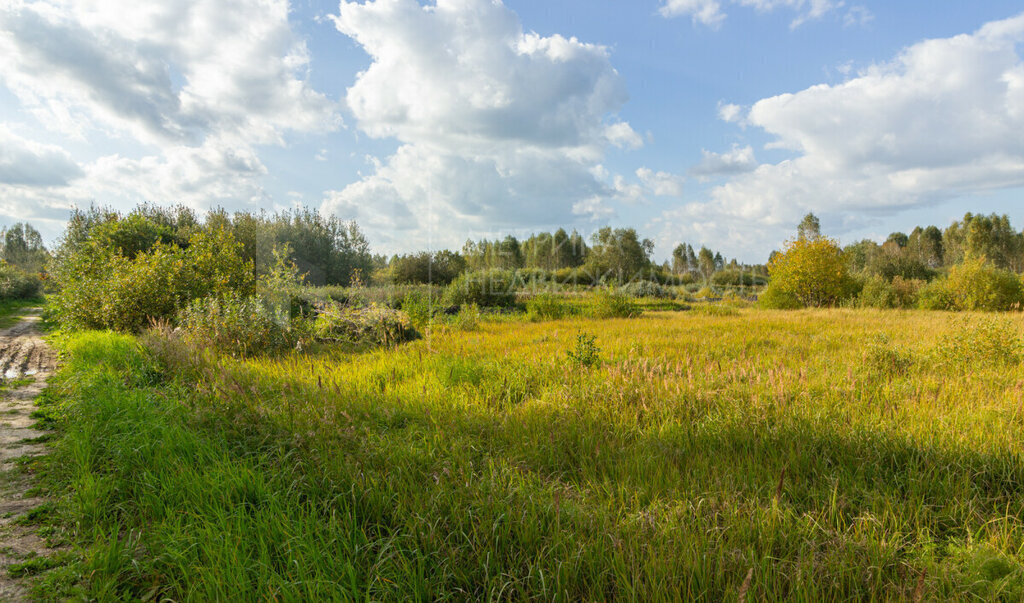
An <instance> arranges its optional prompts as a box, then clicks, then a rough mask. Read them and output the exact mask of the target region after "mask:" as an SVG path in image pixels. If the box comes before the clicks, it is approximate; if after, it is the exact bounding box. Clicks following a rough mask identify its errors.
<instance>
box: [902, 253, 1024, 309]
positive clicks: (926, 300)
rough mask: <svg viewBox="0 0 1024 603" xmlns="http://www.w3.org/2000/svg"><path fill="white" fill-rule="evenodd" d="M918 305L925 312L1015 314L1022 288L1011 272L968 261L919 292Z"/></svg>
mask: <svg viewBox="0 0 1024 603" xmlns="http://www.w3.org/2000/svg"><path fill="white" fill-rule="evenodd" d="M919 304H920V306H921V307H922V308H925V309H928V310H984V311H990V312H1000V311H1007V310H1015V309H1020V308H1021V307H1022V306H1024V284H1022V283H1021V280H1020V278H1019V277H1018V276H1017V275H1016V274H1014V273H1013V272H1010V271H1008V270H1000V269H999V268H996V267H994V266H992V265H991V264H988V263H987V262H985V261H984V260H982V259H968V260H965V261H964V263H962V264H957V265H956V266H953V267H952V268H950V270H949V275H947V276H946V277H945V278H942V279H937V280H935V281H932V283H931V284H930V285H929V286H928V287H926V288H925V290H923V291H921V296H920V301H919Z"/></svg>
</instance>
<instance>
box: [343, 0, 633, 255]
mask: <svg viewBox="0 0 1024 603" xmlns="http://www.w3.org/2000/svg"><path fill="white" fill-rule="evenodd" d="M332 19H333V21H334V24H335V26H336V27H337V29H338V30H339V31H340V32H341V33H343V34H345V35H347V36H349V37H351V38H352V39H354V40H355V41H356V42H358V43H359V44H360V45H361V46H362V47H363V48H364V50H365V51H366V52H367V53H368V54H369V55H370V57H371V60H372V62H371V64H370V66H369V67H368V68H367V69H366V70H365V71H363V72H361V73H360V74H359V75H358V76H357V78H356V81H355V83H354V84H353V85H352V86H351V87H350V88H349V89H348V92H347V95H346V102H347V104H348V106H349V109H350V110H351V112H352V114H353V115H354V116H355V118H356V126H357V127H358V129H360V130H361V131H363V132H365V133H366V134H368V135H369V136H371V137H374V138H394V139H397V140H398V141H399V143H400V147H399V148H398V150H397V151H396V152H395V153H394V154H393V155H392V156H390V157H388V158H386V159H385V160H383V161H381V162H379V166H378V167H377V168H376V170H375V172H374V173H373V174H370V175H368V176H365V177H364V178H363V179H362V180H360V181H359V182H356V183H353V184H351V185H349V186H348V187H346V188H344V189H342V190H338V191H329V192H328V193H327V195H326V199H325V202H324V204H323V209H324V210H326V211H332V212H336V213H338V214H339V215H345V216H346V217H359V218H360V220H361V223H363V222H367V223H371V222H372V223H374V224H376V225H377V227H376V228H377V229H378V230H380V231H381V232H380V233H379V236H380V237H388V236H390V237H393V238H397V239H398V240H399V242H400V243H401V244H402V246H403V247H405V248H411V247H414V246H415V245H417V244H420V243H421V242H422V240H423V237H425V236H427V234H429V235H430V236H436V237H441V239H440V240H442V241H444V242H446V243H447V244H455V243H461V242H462V240H464V239H465V237H466V236H467V234H469V233H471V232H472V231H473V230H474V229H482V228H487V229H494V228H516V227H524V226H535V225H536V226H542V225H552V224H558V223H559V222H566V221H569V220H572V219H573V216H574V215H579V211H578V209H579V208H580V207H584V206H585V205H586V203H584V201H585V200H589V199H592V198H594V197H598V198H604V197H611V196H614V194H615V192H614V190H613V189H612V188H611V187H609V186H608V185H607V184H605V183H603V182H601V181H600V180H599V179H598V178H597V177H596V176H595V175H594V172H593V168H594V166H595V165H597V164H598V163H599V162H600V161H601V159H602V158H603V157H604V154H605V152H606V150H607V149H608V148H609V147H611V146H616V147H623V148H627V149H630V148H636V147H639V146H641V145H642V144H643V140H642V138H641V137H640V136H639V135H638V134H637V133H636V132H634V131H633V129H632V128H631V127H630V126H629V124H628V123H626V122H623V121H620V120H618V119H616V118H615V114H616V112H617V111H618V110H619V109H620V108H621V107H622V106H623V104H625V102H626V100H627V98H628V97H627V94H626V90H625V86H624V84H623V82H622V78H621V77H620V76H619V74H618V72H616V71H615V69H614V68H613V67H612V65H611V62H610V60H609V53H608V50H607V49H606V48H604V47H602V46H598V45H594V44H588V43H584V42H581V41H579V40H577V39H576V38H566V37H563V36H561V35H558V34H555V35H552V36H547V37H544V36H540V35H538V34H536V33H529V32H524V31H523V28H522V25H521V24H520V22H519V18H518V16H517V15H516V14H515V13H514V12H512V11H511V10H509V9H508V8H506V7H505V6H504V5H502V4H501V3H500V2H492V1H490V0H438V2H437V3H436V5H428V6H421V5H420V4H419V3H418V2H417V1H416V0H376V1H368V2H365V3H357V2H342V3H341V5H340V8H339V12H338V14H337V15H334V16H333V17H332ZM581 203H583V204H584V205H580V204H581ZM591 206H594V204H590V205H587V207H591ZM392 212H393V213H394V214H395V217H394V218H381V217H379V216H377V215H376V214H389V213H392ZM389 229H405V230H407V231H415V232H405V233H402V234H400V235H395V234H394V233H389V232H385V231H386V230H389Z"/></svg>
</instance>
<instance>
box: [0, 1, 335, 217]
mask: <svg viewBox="0 0 1024 603" xmlns="http://www.w3.org/2000/svg"><path fill="white" fill-rule="evenodd" d="M288 13H289V6H288V2H287V1H286V0H168V1H162V2H135V1H129V0H73V1H72V0H40V1H37V2H31V3H28V2H22V1H20V0H12V1H9V2H7V3H5V4H4V5H3V6H2V7H0V56H3V57H4V59H3V61H0V83H2V84H3V86H4V87H6V88H7V89H8V90H9V91H10V92H11V93H12V94H13V95H14V96H15V97H17V99H18V101H19V102H20V104H21V108H22V109H24V110H25V111H27V112H29V113H30V114H33V115H34V116H35V117H36V118H37V119H38V121H39V123H40V124H41V125H43V126H44V127H46V128H48V129H50V130H52V131H53V132H54V133H56V134H59V135H64V136H67V137H70V138H71V139H74V140H77V141H83V140H84V141H86V142H90V141H91V140H92V139H94V138H99V139H103V140H110V139H113V140H123V141H126V142H128V143H129V146H127V147H125V148H126V149H133V150H132V151H127V150H126V151H124V152H123V153H122V154H117V155H111V156H108V157H102V158H100V159H93V160H90V161H79V162H78V166H80V170H81V172H80V173H79V172H76V171H75V170H73V169H72V170H69V169H67V168H68V167H69V166H68V165H67V161H68V160H69V159H68V158H67V157H66V156H65V155H64V154H62V153H61V152H59V151H57V150H54V149H49V150H48V151H45V152H46V153H49V156H50V157H51V158H55V160H54V162H53V165H54V166H55V167H54V169H55V170H57V171H59V172H61V173H62V174H65V175H66V177H63V178H61V177H58V176H57V175H55V174H51V175H50V176H48V177H47V178H48V179H49V183H50V184H58V183H59V184H62V185H63V184H66V185H67V186H65V187H63V188H61V189H59V190H54V191H51V192H50V193H49V196H46V195H44V194H43V193H40V192H38V191H36V192H30V191H26V190H25V186H27V185H31V184H33V182H21V183H20V184H19V186H20V187H21V188H20V189H19V190H8V191H7V192H8V193H10V194H11V195H14V196H16V197H18V198H22V199H27V200H28V201H27V202H31V203H35V204H37V205H39V204H41V206H45V207H61V208H66V207H68V206H70V205H71V204H74V203H89V202H92V201H97V202H100V203H114V204H117V203H119V202H121V201H122V200H123V202H124V203H129V202H131V203H134V202H136V201H140V200H146V201H153V202H157V203H161V202H184V203H190V204H193V205H196V206H197V207H209V206H210V205H211V204H226V205H227V204H234V205H238V204H245V203H251V202H253V200H254V199H263V198H264V196H265V193H263V191H262V188H261V185H260V180H261V178H262V176H263V174H265V172H266V170H265V168H264V167H263V164H262V162H261V161H260V158H259V156H258V147H259V146H260V145H268V144H283V143H284V141H285V139H284V137H285V135H286V134H288V133H291V132H300V133H301V132H309V133H319V132H323V131H330V130H333V129H336V128H338V127H339V126H340V124H341V122H340V117H339V115H338V112H337V106H336V102H335V101H332V100H330V99H328V98H327V97H326V96H324V95H323V94H321V93H319V92H317V91H316V90H314V89H313V88H312V86H310V84H309V82H308V79H307V78H308V70H309V61H310V59H309V55H308V51H307V49H306V45H305V43H304V42H303V41H302V40H301V39H300V38H299V37H298V36H296V35H295V34H294V33H293V32H292V29H291V26H290V24H289V22H288ZM136 143H141V145H142V147H141V149H142V150H139V146H138V144H136ZM22 146H23V147H24V146H25V145H22ZM29 148H35V149H36V151H34V152H37V154H38V153H42V152H43V151H40V150H39V148H38V147H29ZM55 153H56V155H54V154H55ZM58 156H59V157H58ZM60 157H63V160H61V159H60ZM62 161H63V163H62ZM22 163H24V158H22ZM62 166H63V167H62ZM12 169H13V168H7V170H8V171H10V170H12ZM19 169H22V168H19ZM23 171H24V170H23V169H22V172H23ZM37 175H38V170H37ZM72 176H73V178H72ZM40 177H42V176H40ZM22 179H23V180H24V177H23V178H22ZM7 180H8V181H9V180H11V178H10V177H9V175H8V178H7ZM44 180H46V178H44ZM12 186H13V185H12ZM0 211H4V210H2V209H0Z"/></svg>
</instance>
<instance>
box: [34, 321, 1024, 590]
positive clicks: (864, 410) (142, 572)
mask: <svg viewBox="0 0 1024 603" xmlns="http://www.w3.org/2000/svg"><path fill="white" fill-rule="evenodd" d="M700 306H701V307H703V306H707V307H726V306H717V305H716V304H700ZM730 309H732V308H730ZM732 311H733V315H732V316H722V317H719V316H712V315H697V314H694V313H692V312H677V313H655V312H652V313H648V314H645V315H644V316H643V317H640V318H638V319H634V320H609V321H605V322H601V323H600V324H599V325H597V324H595V323H594V322H593V320H591V319H589V318H586V317H579V318H568V319H562V320H560V321H557V322H543V323H536V324H534V323H530V322H523V321H505V320H501V321H494V320H492V321H486V320H485V321H483V322H480V323H479V324H477V326H476V330H474V331H472V332H462V331H459V330H444V329H441V330H437V331H435V332H434V333H433V334H432V336H431V338H430V339H429V340H426V339H424V340H420V341H414V342H412V343H410V344H406V345H403V346H399V347H395V348H387V349H375V350H370V351H355V352H342V351H339V350H337V349H336V348H323V349H318V350H314V349H313V348H310V349H309V350H307V351H305V352H302V353H299V352H289V353H286V354H284V355H281V356H277V357H263V356H261V357H257V358H252V359H241V358H232V357H231V356H229V355H220V356H196V355H181V354H176V353H174V351H173V348H169V347H161V346H156V347H155V349H156V350H158V352H159V355H156V356H155V355H154V353H155V352H152V351H147V350H146V349H145V348H143V347H142V346H140V345H139V344H138V343H137V341H136V339H134V338H133V337H131V336H128V335H118V334H113V333H93V332H86V333H80V334H74V335H69V336H66V337H65V338H64V339H62V340H61V341H62V342H63V343H62V346H63V352H64V358H65V359H66V361H65V365H64V367H63V368H62V371H61V373H60V375H59V376H58V377H57V379H56V380H55V381H54V384H53V385H52V387H51V388H50V389H49V390H48V392H47V394H46V399H47V403H46V405H45V406H44V408H43V410H42V413H43V416H45V417H47V421H48V422H49V423H50V424H52V425H54V426H55V427H56V428H57V429H58V433H59V436H58V437H57V438H56V439H55V441H54V448H53V454H52V455H51V456H50V457H49V459H48V460H47V469H46V480H47V481H46V487H47V488H48V490H49V492H51V493H52V495H53V496H54V497H55V503H54V506H53V512H52V513H51V516H52V521H53V522H54V524H53V525H55V526H60V529H63V530H67V532H66V533H67V537H68V538H70V539H71V540H72V541H73V542H74V543H75V544H76V545H77V546H79V547H81V549H79V550H81V553H80V554H79V555H76V556H75V558H74V559H72V560H71V563H70V565H68V566H66V567H63V568H59V569H56V570H52V571H53V572H59V576H58V578H59V579H57V578H52V579H49V578H48V576H50V575H51V574H47V573H45V572H44V570H45V569H46V567H47V566H46V564H45V563H42V564H39V567H38V568H37V569H38V571H40V572H44V573H42V574H41V580H42V582H41V583H40V584H41V586H40V588H41V589H44V590H42V591H41V592H40V593H39V594H40V596H45V597H47V598H58V599H59V598H68V597H70V598H86V599H100V600H104V599H107V600H109V599H141V598H149V599H161V600H162V599H174V600H182V599H204V600H222V599H260V598H267V597H271V598H277V599H280V600H299V599H303V600H330V599H356V598H358V599H362V598H371V599H377V600H393V599H404V598H408V597H413V598H419V599H431V600H435V599H450V598H455V599H462V598H470V599H485V600H487V599H499V598H512V599H534V598H543V599H563V600H618V599H630V598H635V599H638V600H665V599H674V598H677V597H683V598H686V599H701V598H703V599H713V600H722V599H725V600H732V599H736V598H737V597H738V594H739V593H740V592H741V591H742V592H745V593H746V595H745V596H746V598H747V600H777V599H781V598H796V599H801V600H836V599H844V600H848V599H853V600H859V599H871V598H878V599H914V598H918V599H920V600H968V599H982V600H999V599H1009V600H1016V599H1018V598H1019V597H1020V596H1021V595H1024V592H1022V587H1021V585H1022V584H1024V558H1022V556H1021V552H1020V546H1019V543H1020V542H1021V541H1022V540H1024V533H1022V527H1021V526H1020V523H1019V522H1018V521H1017V520H1016V518H1017V517H1019V516H1020V515H1021V513H1024V502H1022V501H1024V496H1022V492H1021V484H1022V483H1024V462H1022V460H1021V459H1020V455H1019V454H1018V452H1017V448H1018V445H1017V443H1018V440H1019V432H1020V425H1019V408H1020V396H1021V394H1020V391H1021V390H1020V383H1022V382H1024V367H1022V364H1021V362H1020V360H1021V356H1020V353H1021V350H1020V342H1021V336H1022V329H1021V324H1020V322H1019V320H1017V319H1016V318H1010V317H1005V318H1000V319H993V318H990V317H984V316H978V315H973V314H964V315H962V317H960V318H959V319H956V320H953V319H951V318H946V317H945V316H944V315H936V314H932V313H923V312H922V313H904V314H900V315H899V317H898V319H894V316H895V315H893V314H891V313H887V312H881V311H874V310H863V309H858V310H809V311H806V312H800V313H778V312H772V311H765V310H756V309H754V310H752V309H732ZM737 320H742V325H743V326H742V328H737ZM588 333H595V334H596V337H595V335H589V334H588ZM711 342H713V343H711ZM598 347H599V348H600V349H598ZM345 349H349V348H345ZM359 350H363V348H359ZM866 360H867V363H866V362H865V361H866ZM954 365H955V366H959V367H962V368H960V369H956V372H955V373H954V372H951V369H950V367H951V366H954ZM951 374H955V375H956V378H955V379H951V378H950V375H951ZM34 571H35V570H34Z"/></svg>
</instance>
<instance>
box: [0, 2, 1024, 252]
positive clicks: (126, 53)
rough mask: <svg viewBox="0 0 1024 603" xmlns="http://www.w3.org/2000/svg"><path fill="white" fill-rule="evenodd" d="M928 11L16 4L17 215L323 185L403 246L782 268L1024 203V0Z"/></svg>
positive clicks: (372, 228) (248, 201)
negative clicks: (540, 238)
mask: <svg viewBox="0 0 1024 603" xmlns="http://www.w3.org/2000/svg"><path fill="white" fill-rule="evenodd" d="M927 8H931V5H929V4H925V3H923V2H914V3H901V4H900V5H899V6H889V5H886V4H885V3H880V2H859V3H855V4H844V3H842V2H835V1H830V0H823V1H820V2H807V1H803V0H786V1H780V0H733V1H727V0H651V1H649V2H644V3H636V4H630V5H629V6H623V5H621V4H620V3H614V2H610V1H605V2H587V3H585V2H581V1H576V0H573V1H569V2H562V3H559V4H558V6H552V5H551V3H549V2H539V1H536V0H530V1H521V2H517V1H512V0H510V1H507V2H505V3H503V4H502V3H496V2H489V1H488V0H439V1H438V2H437V3H436V4H435V3H433V2H428V3H424V2H416V1H415V0H376V1H369V2H365V3H356V2H341V3H340V4H339V3H336V2H324V3H320V2H313V1H309V2H297V3H293V4H289V3H287V2H282V1H279V0H278V1H275V2H271V3H264V4H263V5H262V6H261V7H255V8H253V9H251V10H249V11H238V10H235V9H230V8H225V7H224V6H223V5H221V4H219V3H216V2H199V3H191V4H190V5H189V6H188V7H177V8H176V7H174V6H172V5H161V6H159V7H152V6H145V7H139V6H137V5H134V4H128V3H124V4H123V5H122V4H121V3H118V2H104V3H102V4H96V5H95V6H91V5H90V4H89V3H80V2H62V1H59V0H53V1H46V2H33V3H21V2H15V3H12V4H9V5H8V7H7V8H5V9H0V48H3V49H4V51H5V54H6V55H7V56H8V57H10V60H9V61H6V62H5V65H2V66H0V108H2V109H3V111H4V116H5V117H4V118H3V119H2V120H0V147H2V148H3V151H0V199H2V202H0V227H3V226H9V225H10V224H13V223H15V222H30V223H32V224H34V225H35V226H36V227H38V228H39V229H40V230H41V231H42V232H43V234H44V236H45V238H46V240H47V242H48V243H49V244H52V243H53V241H55V239H56V237H57V236H58V234H59V233H60V231H61V230H62V228H63V224H64V222H65V220H66V218H67V215H68V214H69V211H70V208H71V207H72V206H76V205H77V206H81V207H84V206H88V205H89V204H90V203H96V204H97V205H107V206H111V207H113V208H115V209H118V210H121V211H128V210H130V209H131V208H132V207H134V206H135V205H136V204H137V203H139V202H152V203H155V204H157V205H168V204H175V203H179V202H180V203H183V204H185V205H187V206H189V207H192V208H193V209H195V210H197V211H198V212H200V213H204V212H205V211H207V210H209V209H212V208H214V207H218V206H220V207H224V208H225V209H228V210H229V211H236V210H260V209H265V210H267V211H271V212H273V211H279V210H282V209H288V208H292V207H295V206H297V205H299V204H300V201H299V200H300V199H301V200H305V202H306V204H308V206H309V207H312V208H318V209H320V210H321V211H323V212H324V213H325V214H330V215H336V216H337V217H339V218H341V219H343V220H349V219H354V220H356V222H357V223H358V224H359V226H360V228H361V229H362V230H363V231H364V232H365V233H366V234H367V237H368V238H369V240H370V243H371V247H372V248H373V250H374V252H375V253H381V254H384V255H387V256H391V255H393V254H396V253H410V252H415V251H418V250H425V249H443V248H448V249H454V250H458V249H460V248H461V246H462V243H463V242H465V241H466V240H467V239H472V240H479V239H481V238H495V237H499V238H500V237H503V236H504V235H506V234H512V235H514V236H516V237H518V238H520V239H522V238H524V237H525V236H528V235H529V234H530V233H534V232H544V231H553V230H555V229H556V228H558V227H563V228H565V229H566V230H567V231H571V230H573V229H576V230H578V231H579V232H580V233H581V234H583V235H584V236H586V237H588V239H589V236H590V234H591V233H593V232H594V231H596V230H597V229H599V228H601V227H603V226H606V225H607V226H613V227H632V228H635V229H636V230H637V232H638V233H640V234H641V236H643V237H649V238H651V239H653V240H654V241H655V243H656V251H655V254H654V255H655V257H656V258H659V259H664V258H666V257H669V256H670V254H671V250H672V248H673V247H674V246H675V245H676V244H677V243H682V242H685V243H689V244H690V245H693V246H695V247H699V246H701V245H705V246H707V247H709V248H711V249H714V250H716V251H720V252H721V253H722V254H723V256H725V257H727V258H736V259H737V260H738V261H740V262H742V263H744V264H760V263H764V262H765V261H767V257H768V254H769V252H770V251H771V250H773V249H778V248H780V247H781V245H782V244H783V242H784V241H785V240H786V239H788V238H791V237H792V235H793V232H794V231H795V228H796V224H797V223H798V222H799V220H800V218H801V217H802V216H803V215H804V214H806V213H808V212H813V213H815V214H816V215H818V216H819V217H820V218H821V222H822V230H823V232H824V233H825V234H827V235H829V236H832V237H835V238H837V239H838V240H839V241H840V242H841V243H842V244H843V245H847V244H850V243H853V242H856V241H859V240H862V239H865V238H867V239H871V240H875V241H877V242H881V241H883V240H884V239H885V238H886V237H887V236H888V234H889V233H892V232H905V233H909V232H910V230H911V229H912V228H913V227H914V226H916V225H920V226H922V227H923V226H927V225H935V226H938V227H939V228H942V229H944V228H945V227H946V226H948V225H949V224H950V223H952V222H953V221H955V220H959V219H960V218H961V217H962V216H963V215H964V213H966V212H968V211H969V212H972V213H976V214H986V215H987V214H991V213H997V214H1006V215H1008V216H1009V217H1010V218H1011V220H1013V221H1014V222H1015V223H1017V224H1020V223H1021V222H1022V221H1024V212H1022V211H1021V209H1020V201H1019V200H1020V198H1021V195H1020V193H1021V187H1022V186H1024V144H1022V143H1021V142H1020V141H1021V140H1024V138H1022V137H1021V136H1020V134H1021V132H1022V129H1024V62H1022V60H1021V55H1020V50H1019V49H1020V46H1021V44H1022V43H1024V13H1021V12H1020V7H1019V5H1017V6H1015V5H1014V4H1013V3H1011V2H991V3H985V4H984V5H980V6H976V5H970V6H954V7H944V8H943V10H942V11H931V12H929V11H928V10H927ZM243 13H244V14H243Z"/></svg>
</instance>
